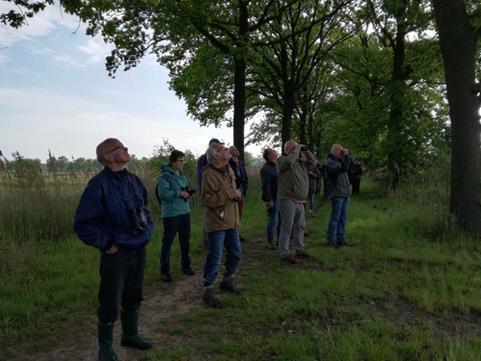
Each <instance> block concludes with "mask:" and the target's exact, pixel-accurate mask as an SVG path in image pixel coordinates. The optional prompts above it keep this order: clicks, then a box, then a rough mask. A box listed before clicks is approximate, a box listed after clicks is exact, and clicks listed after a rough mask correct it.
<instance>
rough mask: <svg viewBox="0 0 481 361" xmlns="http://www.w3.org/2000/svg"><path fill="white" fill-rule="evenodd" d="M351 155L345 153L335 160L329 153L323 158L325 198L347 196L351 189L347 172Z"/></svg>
mask: <svg viewBox="0 0 481 361" xmlns="http://www.w3.org/2000/svg"><path fill="white" fill-rule="evenodd" d="M351 162H352V161H351V157H350V156H348V155H346V156H344V158H343V159H342V160H337V159H336V158H334V157H333V156H332V155H331V154H328V155H327V156H326V159H325V160H324V173H325V177H326V178H325V179H326V187H327V198H329V199H331V198H335V197H349V195H350V193H351V190H350V186H351V183H349V177H348V176H347V172H348V171H349V166H350V165H351Z"/></svg>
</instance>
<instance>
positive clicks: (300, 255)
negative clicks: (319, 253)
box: [296, 251, 310, 258]
mask: <svg viewBox="0 0 481 361" xmlns="http://www.w3.org/2000/svg"><path fill="white" fill-rule="evenodd" d="M309 257H310V255H309V253H307V252H306V251H301V252H296V258H309Z"/></svg>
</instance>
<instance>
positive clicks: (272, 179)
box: [261, 160, 277, 202]
mask: <svg viewBox="0 0 481 361" xmlns="http://www.w3.org/2000/svg"><path fill="white" fill-rule="evenodd" d="M261 182H262V200H263V201H264V202H271V201H275V200H277V170H276V164H275V163H274V162H271V161H270V160H268V161H266V163H265V164H264V165H263V166H262V169H261Z"/></svg>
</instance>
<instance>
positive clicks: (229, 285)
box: [219, 278, 241, 295]
mask: <svg viewBox="0 0 481 361" xmlns="http://www.w3.org/2000/svg"><path fill="white" fill-rule="evenodd" d="M219 288H220V289H221V291H224V292H230V293H234V294H236V295H240V294H241V290H240V289H239V288H237V287H236V286H234V280H233V279H232V278H224V279H223V280H222V282H221V283H220V285H219Z"/></svg>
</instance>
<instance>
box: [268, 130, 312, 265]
mask: <svg viewBox="0 0 481 361" xmlns="http://www.w3.org/2000/svg"><path fill="white" fill-rule="evenodd" d="M284 153H285V155H283V156H282V157H280V158H279V159H278V160H277V173H278V188H277V199H278V204H279V215H280V218H281V231H280V235H279V254H280V257H281V261H283V262H287V263H296V262H297V261H296V257H301V258H306V257H308V254H307V252H306V251H305V249H304V227H305V207H304V205H305V203H306V197H307V194H308V192H309V173H308V170H309V168H311V167H314V166H315V159H314V157H313V155H312V153H311V152H310V151H309V150H307V147H306V146H305V145H302V144H297V143H296V142H295V141H294V140H292V139H291V140H288V141H287V142H286V143H285V144H284ZM291 234H292V238H293V240H294V245H295V247H296V253H295V255H293V254H289V240H290V238H291Z"/></svg>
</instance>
